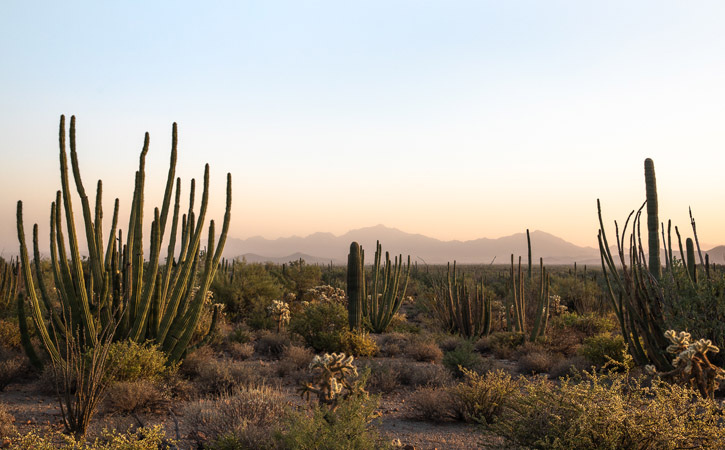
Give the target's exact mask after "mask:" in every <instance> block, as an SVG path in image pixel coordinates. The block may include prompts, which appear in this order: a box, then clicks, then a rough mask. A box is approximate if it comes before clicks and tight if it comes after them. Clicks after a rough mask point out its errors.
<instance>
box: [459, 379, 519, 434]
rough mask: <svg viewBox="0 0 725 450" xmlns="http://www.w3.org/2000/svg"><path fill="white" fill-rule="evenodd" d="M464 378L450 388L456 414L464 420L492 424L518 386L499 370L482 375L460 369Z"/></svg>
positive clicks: (508, 402) (516, 381)
mask: <svg viewBox="0 0 725 450" xmlns="http://www.w3.org/2000/svg"><path fill="white" fill-rule="evenodd" d="M462 372H463V376H464V380H463V381H462V382H460V383H458V384H457V385H455V386H453V387H451V388H449V393H450V395H451V398H452V402H453V410H454V413H455V416H456V417H457V418H459V419H460V420H463V421H464V422H475V423H481V424H488V423H492V422H493V421H494V420H495V419H496V418H497V417H499V416H500V415H501V414H502V413H503V411H504V410H505V408H507V407H508V406H509V405H510V404H512V403H513V401H514V398H515V396H516V393H517V391H518V389H519V387H520V385H521V383H520V382H519V381H518V380H514V379H512V378H511V375H509V374H507V373H506V372H504V371H502V370H497V371H495V372H486V373H485V374H484V375H481V374H478V373H475V372H473V371H470V370H467V369H463V370H462Z"/></svg>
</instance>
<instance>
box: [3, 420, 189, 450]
mask: <svg viewBox="0 0 725 450" xmlns="http://www.w3.org/2000/svg"><path fill="white" fill-rule="evenodd" d="M173 446H175V444H174V442H173V441H171V440H169V439H166V437H165V435H164V429H163V426H161V425H155V426H153V427H149V428H139V429H137V430H136V431H130V430H129V431H127V432H126V433H120V432H118V431H116V430H112V431H108V430H103V433H102V435H101V437H100V439H96V440H95V441H92V442H83V441H77V440H75V439H74V438H73V437H71V436H69V435H66V434H60V433H55V432H52V433H49V434H45V435H43V436H40V435H39V434H37V433H36V432H35V431H31V432H30V433H28V434H26V435H24V436H21V437H20V438H19V439H18V440H17V441H15V442H13V444H12V447H10V448H11V449H12V450H157V449H159V448H172V447H173Z"/></svg>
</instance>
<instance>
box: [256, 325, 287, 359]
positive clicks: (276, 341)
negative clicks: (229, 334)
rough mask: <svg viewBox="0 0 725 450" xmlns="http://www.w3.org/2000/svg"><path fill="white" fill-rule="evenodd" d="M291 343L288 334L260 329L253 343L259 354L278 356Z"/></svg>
mask: <svg viewBox="0 0 725 450" xmlns="http://www.w3.org/2000/svg"><path fill="white" fill-rule="evenodd" d="M290 344H291V342H290V338H289V336H287V335H286V334H281V333H273V332H271V331H267V330H262V331H261V332H260V333H259V335H258V336H257V340H256V341H255V343H254V349H255V350H256V351H257V353H259V354H260V355H264V356H273V357H280V356H282V354H283V353H284V350H285V349H286V348H287V347H289V346H290Z"/></svg>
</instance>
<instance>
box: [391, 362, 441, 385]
mask: <svg viewBox="0 0 725 450" xmlns="http://www.w3.org/2000/svg"><path fill="white" fill-rule="evenodd" d="M398 373H399V375H398V379H399V380H400V384H402V385H404V386H411V387H422V386H426V387H442V386H448V385H449V384H451V383H452V382H453V376H452V375H451V371H450V370H448V369H446V368H445V367H444V366H441V365H438V364H427V363H410V362H401V363H399V364H398Z"/></svg>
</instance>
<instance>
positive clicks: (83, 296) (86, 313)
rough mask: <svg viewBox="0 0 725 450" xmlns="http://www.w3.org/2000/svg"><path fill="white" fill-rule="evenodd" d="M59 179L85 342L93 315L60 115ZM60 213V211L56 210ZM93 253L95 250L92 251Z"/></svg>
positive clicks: (91, 332) (90, 337)
mask: <svg viewBox="0 0 725 450" xmlns="http://www.w3.org/2000/svg"><path fill="white" fill-rule="evenodd" d="M71 130H72V133H71V136H72V137H71V145H72V146H73V147H75V142H74V141H75V138H74V136H75V131H74V130H75V121H74V119H73V117H71ZM60 136H61V139H60V179H61V192H62V194H63V207H64V208H63V209H64V211H65V219H66V225H67V229H68V244H69V245H70V250H71V264H72V267H73V272H72V277H73V278H72V280H73V281H74V283H73V287H74V288H75V290H76V293H77V295H78V303H79V306H80V316H81V321H82V324H83V330H84V334H85V337H86V338H87V339H88V340H87V342H89V343H95V342H96V337H97V336H96V330H95V328H96V327H95V324H94V322H93V316H92V315H91V310H90V306H89V299H88V292H87V290H86V284H85V275H84V274H83V265H82V262H81V255H80V252H79V250H78V236H77V235H76V228H75V219H74V218H73V203H72V202H71V193H70V188H69V185H68V159H67V155H66V151H65V118H64V117H61V123H60ZM58 213H59V215H60V211H58ZM94 253H95V252H94Z"/></svg>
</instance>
